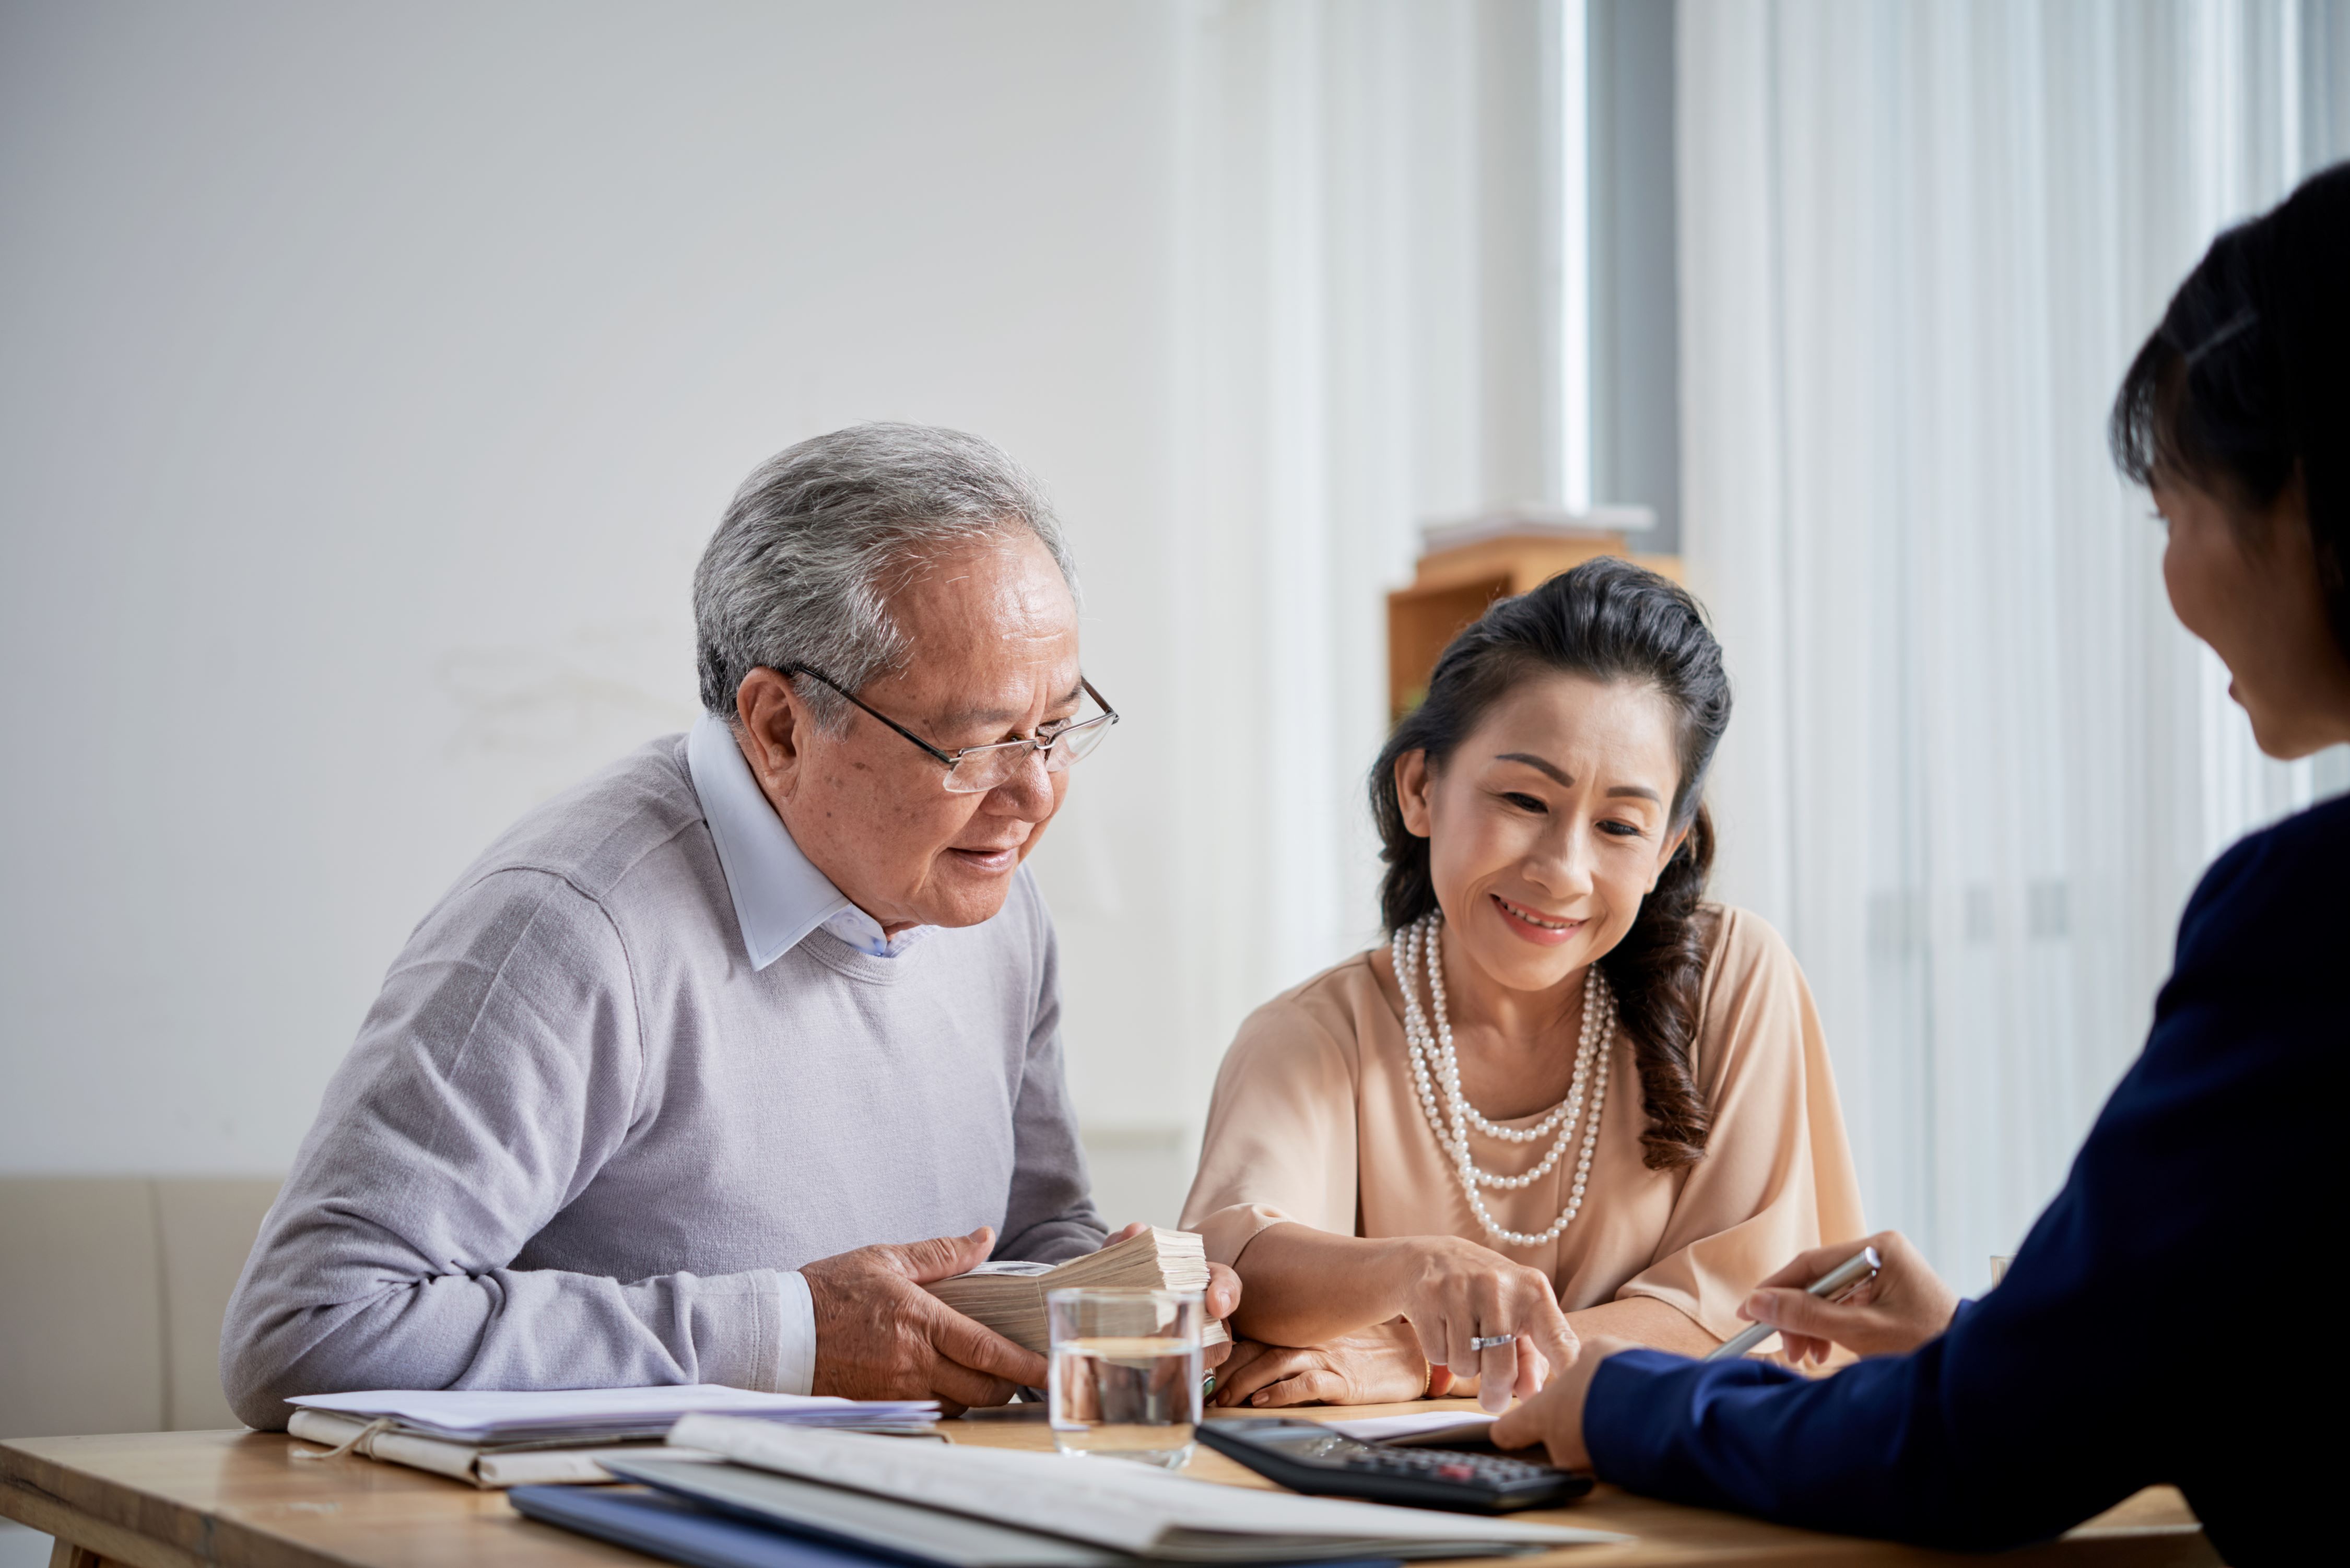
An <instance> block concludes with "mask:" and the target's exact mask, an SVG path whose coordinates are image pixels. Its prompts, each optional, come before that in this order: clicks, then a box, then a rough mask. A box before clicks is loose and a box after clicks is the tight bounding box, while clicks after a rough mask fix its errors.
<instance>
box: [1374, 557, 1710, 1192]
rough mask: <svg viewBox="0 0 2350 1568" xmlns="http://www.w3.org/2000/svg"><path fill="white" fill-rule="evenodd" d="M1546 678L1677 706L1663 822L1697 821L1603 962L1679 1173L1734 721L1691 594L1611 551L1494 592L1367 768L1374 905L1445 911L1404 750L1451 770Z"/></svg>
mask: <svg viewBox="0 0 2350 1568" xmlns="http://www.w3.org/2000/svg"><path fill="white" fill-rule="evenodd" d="M1544 675H1581V676H1585V677H1587V678H1589V679H1591V680H1602V681H1607V682H1610V683H1613V682H1616V681H1632V682H1635V683H1637V684H1639V685H1642V686H1648V687H1653V688H1655V689H1656V690H1657V691H1660V692H1662V693H1663V694H1664V696H1665V699H1666V701H1669V702H1670V703H1671V704H1672V706H1673V711H1674V713H1675V715H1676V716H1677V720H1678V722H1677V724H1676V726H1675V727H1676V729H1677V731H1678V737H1677V738H1678V741H1679V753H1680V783H1679V785H1678V786H1677V787H1676V788H1675V790H1674V791H1673V801H1672V808H1671V810H1670V812H1669V813H1668V816H1667V820H1668V822H1669V830H1671V831H1678V830H1679V829H1680V828H1681V827H1683V826H1687V827H1688V828H1689V830H1690V832H1689V836H1688V837H1687V838H1684V839H1683V840H1682V841H1681V844H1680V847H1679V849H1677V850H1676V851H1674V853H1673V857H1672V859H1671V860H1670V861H1669V863H1668V864H1667V865H1666V867H1665V870H1664V875H1663V876H1661V877H1659V878H1658V880H1657V887H1656V891H1654V892H1652V893H1650V894H1649V895H1648V898H1645V899H1643V900H1641V903H1640V913H1639V915H1638V917H1637V918H1636V919H1634V920H1633V922H1632V929H1630V930H1629V931H1627V932H1626V933H1625V935H1624V940H1622V941H1620V942H1618V943H1617V945H1616V947H1615V949H1614V950H1613V951H1611V952H1609V953H1608V954H1607V957H1605V958H1603V959H1601V960H1600V961H1599V968H1600V971H1601V972H1602V973H1604V974H1606V975H1607V983H1608V984H1609V985H1610V986H1611V987H1612V988H1614V990H1615V992H1616V1003H1617V1012H1618V1014H1619V1016H1621V1018H1622V1019H1623V1021H1624V1027H1625V1030H1626V1032H1627V1033H1629V1034H1630V1035H1631V1037H1632V1045H1633V1052H1634V1059H1635V1060H1636V1061H1637V1062H1638V1064H1639V1069H1640V1094H1641V1098H1642V1101H1643V1103H1644V1104H1645V1106H1646V1107H1647V1110H1648V1127H1647V1129H1646V1130H1645V1131H1643V1132H1642V1133H1641V1135H1640V1143H1641V1146H1642V1148H1643V1154H1642V1157H1641V1158H1643V1160H1645V1162H1646V1163H1647V1164H1648V1168H1650V1169H1652V1170H1669V1169H1671V1168H1675V1167H1677V1166H1683V1165H1689V1164H1690V1163H1692V1162H1694V1161H1695V1160H1696V1159H1697V1158H1698V1157H1699V1156H1700V1155H1702V1154H1703V1153H1704V1152H1705V1140H1706V1134H1707V1133H1708V1132H1709V1131H1710V1130H1711V1127H1712V1123H1713V1118H1712V1115H1711V1112H1710V1111H1709V1110H1708V1109H1707V1108H1706V1105H1705V1100H1704V1097H1703V1096H1701V1095H1700V1094H1699V1093H1698V1087H1697V1080H1696V1078H1695V1076H1694V1075H1692V1074H1691V1072H1690V1064H1691V1062H1692V1061H1693V1059H1694V1057H1695V1054H1696V1047H1697V1031H1698V987H1699V984H1700V981H1702V980H1703V978H1704V974H1705V957H1706V933H1705V931H1704V930H1702V929H1700V921H1699V917H1698V899H1699V898H1700V895H1701V894H1702V893H1703V892H1704V891H1705V875H1706V872H1707V871H1708V870H1709V869H1710V868H1711V867H1712V865H1713V821H1712V818H1711V817H1710V816H1709V815H1707V814H1706V809H1705V804H1704V783H1705V770H1706V765H1707V764H1708V763H1711V761H1712V760H1713V748H1714V746H1715V744H1716V743H1717V742H1720V741H1721V732H1722V731H1723V730H1724V729H1725V728H1726V727H1728V725H1729V723H1730V678H1729V677H1728V676H1726V675H1724V674H1723V673H1722V670H1721V644H1719V643H1717V642H1715V641H1714V639H1713V633H1712V632H1711V630H1709V629H1708V628H1707V627H1706V624H1705V617H1704V615H1703V613H1702V612H1701V611H1700V610H1699V608H1698V607H1697V601H1696V600H1695V599H1693V598H1691V597H1690V596H1689V595H1688V594H1687V593H1686V592H1685V591H1683V590H1682V589H1681V588H1680V587H1678V586H1676V585H1675V584H1674V583H1672V582H1671V581H1670V580H1669V579H1667V578H1664V577H1660V576H1658V575H1657V574H1656V573H1654V572H1651V571H1648V569H1646V568H1645V567H1641V566H1634V565H1632V563H1630V562H1629V561H1625V560H1620V559H1617V557H1614V556H1600V557H1598V558H1597V559H1596V560H1590V561H1586V562H1585V563H1584V564H1583V565H1581V566H1577V567H1575V569H1574V570H1573V571H1571V572H1565V573H1562V574H1561V575H1559V576H1555V577H1553V578H1552V579H1551V580H1550V581H1548V582H1546V583H1544V584H1543V585H1542V587H1538V588H1536V589H1534V591H1533V592H1532V593H1525V594H1520V595H1518V596H1517V597H1515V598H1507V599H1502V600H1499V601H1497V602H1496V603H1495V604H1494V605H1493V606H1492V607H1491V608H1490V609H1488V610H1486V612H1485V613H1484V615H1483V616H1482V617H1481V618H1479V619H1478V620H1477V621H1476V622H1475V623H1474V624H1473V625H1471V626H1470V627H1469V628H1467V629H1466V630H1464V631H1463V632H1461V635H1460V636H1458V637H1456V638H1454V639H1452V641H1451V645H1450V646H1449V647H1447V648H1446V649H1445V650H1444V653H1443V656H1442V657H1441V658H1440V659H1437V661H1436V670H1435V673H1434V674H1432V675H1430V677H1429V680H1428V698H1427V701H1423V702H1422V703H1420V705H1419V707H1417V708H1415V709H1413V710H1412V711H1410V712H1409V714H1407V715H1405V717H1404V720H1403V722H1401V723H1399V724H1398V725H1397V726H1396V728H1395V733H1394V734H1392V735H1390V736H1388V743H1387V746H1386V748H1385V749H1384V750H1382V751H1381V752H1380V753H1379V760H1378V762H1377V763H1374V764H1372V767H1371V781H1370V783H1371V815H1372V817H1373V819H1374V820H1375V821H1377V823H1378V829H1379V838H1380V841H1381V843H1382V845H1383V846H1384V847H1383V848H1382V849H1381V850H1380V853H1379V857H1380V858H1381V859H1383V860H1385V861H1386V862H1387V867H1388V869H1387V875H1386V877H1385V878H1384V879H1383V880H1382V881H1381V883H1380V885H1379V912H1380V915H1381V917H1382V918H1383V919H1385V921H1386V924H1387V929H1388V930H1389V931H1391V932H1392V931H1398V930H1400V929H1403V928H1404V927H1406V926H1408V925H1409V924H1411V922H1412V921H1414V920H1417V919H1419V918H1420V917H1421V916H1422V915H1425V914H1427V913H1428V912H1429V911H1430V910H1431V909H1435V908H1436V885H1435V883H1434V882H1433V881H1431V880H1430V877H1429V865H1428V861H1429V854H1428V840H1427V839H1425V838H1421V837H1419V836H1415V835H1414V834H1413V833H1412V832H1411V831H1410V830H1409V829H1408V828H1406V827H1405V826H1404V822H1403V804H1402V801H1401V800H1400V799H1399V796H1398V793H1397V787H1396V762H1397V759H1399V758H1400V757H1402V756H1403V755H1404V754H1405V753H1408V752H1424V753H1427V755H1428V766H1429V768H1430V771H1434V770H1436V769H1438V768H1440V767H1441V766H1442V765H1443V763H1445V762H1446V760H1447V759H1449V758H1450V757H1451V754H1452V753H1453V751H1454V750H1455V749H1456V748H1457V747H1458V746H1459V745H1460V744H1461V742H1462V741H1463V740H1465V739H1467V738H1468V736H1469V733H1470V732H1471V731H1472V730H1474V729H1475V728H1476V727H1477V725H1478V723H1479V722H1481V721H1482V719H1483V718H1484V716H1485V714H1486V712H1487V711H1489V710H1490V709H1491V708H1492V706H1493V704H1494V703H1495V702H1496V701H1500V700H1501V698H1502V697H1503V695H1504V694H1506V693H1507V692H1509V691H1512V690H1513V689H1514V688H1515V687H1516V686H1518V685H1519V683H1521V682H1522V681H1525V680H1534V679H1536V678H1538V677H1541V676H1544Z"/></svg>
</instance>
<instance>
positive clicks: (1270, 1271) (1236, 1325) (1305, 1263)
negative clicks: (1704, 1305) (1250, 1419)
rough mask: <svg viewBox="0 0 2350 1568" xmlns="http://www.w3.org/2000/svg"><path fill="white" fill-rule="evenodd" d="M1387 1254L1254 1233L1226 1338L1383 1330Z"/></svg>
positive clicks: (1241, 1263) (1327, 1336)
mask: <svg viewBox="0 0 2350 1568" xmlns="http://www.w3.org/2000/svg"><path fill="white" fill-rule="evenodd" d="M1388 1250H1389V1249H1388V1243H1387V1242H1385V1241H1371V1240H1367V1239H1365V1238H1363V1237H1360V1236H1334V1235H1332V1234H1331V1233H1330V1232H1329V1231H1317V1230H1315V1229H1314V1227H1312V1226H1311V1225H1298V1224H1286V1225H1274V1226H1272V1227H1271V1228H1269V1229H1267V1230H1263V1231H1258V1232H1257V1233H1256V1235H1255V1236H1253V1238H1251V1239H1250V1241H1249V1243H1248V1245H1247V1246H1245V1247H1243V1248H1242V1249H1241V1252H1240V1256H1239V1257H1237V1258H1235V1259H1234V1260H1233V1261H1232V1267H1233V1269H1234V1270H1235V1271H1236V1272H1238V1273H1239V1274H1240V1276H1241V1279H1242V1281H1243V1290H1242V1292H1241V1304H1240V1310H1239V1311H1238V1312H1235V1313H1234V1314H1232V1332H1233V1333H1234V1334H1236V1335H1239V1336H1241V1337H1243V1338H1246V1339H1253V1340H1256V1341H1258V1342H1259V1343H1261V1344H1264V1345H1320V1344H1323V1343H1324V1342H1326V1341H1327V1340H1332V1339H1336V1338H1337V1337H1338V1336H1339V1335H1340V1334H1352V1333H1354V1332H1356V1331H1357V1330H1358V1329H1364V1328H1368V1327H1370V1326H1371V1325H1372V1324H1381V1323H1385V1322H1387V1321H1388V1319H1389V1318H1392V1317H1394V1316H1395V1315H1396V1314H1397V1311H1398V1308H1397V1306H1396V1304H1395V1303H1394V1302H1393V1300H1392V1297H1393V1296H1394V1291H1393V1288H1392V1285H1391V1282H1390V1281H1389V1279H1388V1275H1389V1272H1390V1269H1389V1267H1388V1256H1387V1254H1388ZM1668 1310H1669V1309H1668Z"/></svg>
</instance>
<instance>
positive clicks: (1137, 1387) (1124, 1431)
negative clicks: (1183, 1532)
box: [1046, 1290, 1201, 1469]
mask: <svg viewBox="0 0 2350 1568" xmlns="http://www.w3.org/2000/svg"><path fill="white" fill-rule="evenodd" d="M1064 1297H1068V1298H1075V1299H1071V1300H1067V1301H1064V1300H1063V1299H1062V1298H1064ZM1046 1305H1047V1308H1048V1311H1049V1312H1050V1314H1051V1316H1052V1325H1053V1355H1052V1377H1051V1383H1052V1386H1051V1389H1050V1390H1049V1392H1050V1395H1051V1398H1052V1404H1051V1408H1050V1415H1051V1417H1052V1422H1053V1444H1054V1446H1055V1448H1057V1449H1060V1450H1061V1451H1062V1452H1063V1453H1065V1454H1095V1455H1115V1456H1116V1457H1118V1458H1119V1459H1140V1460H1142V1461H1143V1462H1144V1463H1146V1464H1154V1465H1161V1466H1164V1467H1166V1468H1167V1469H1180V1468H1181V1467H1182V1466H1183V1465H1184V1464H1185V1463H1186V1462H1188V1461H1189V1460H1190V1459H1191V1429H1192V1428H1193V1427H1195V1426H1197V1425H1198V1424H1199V1420H1200V1376H1201V1356H1200V1312H1201V1306H1200V1297H1199V1296H1198V1295H1197V1294H1196V1293H1181V1292H1174V1291H1147V1290H1136V1291H1111V1290H1069V1291H1055V1292H1053V1293H1051V1294H1050V1295H1049V1296H1048V1297H1047V1298H1046Z"/></svg>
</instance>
